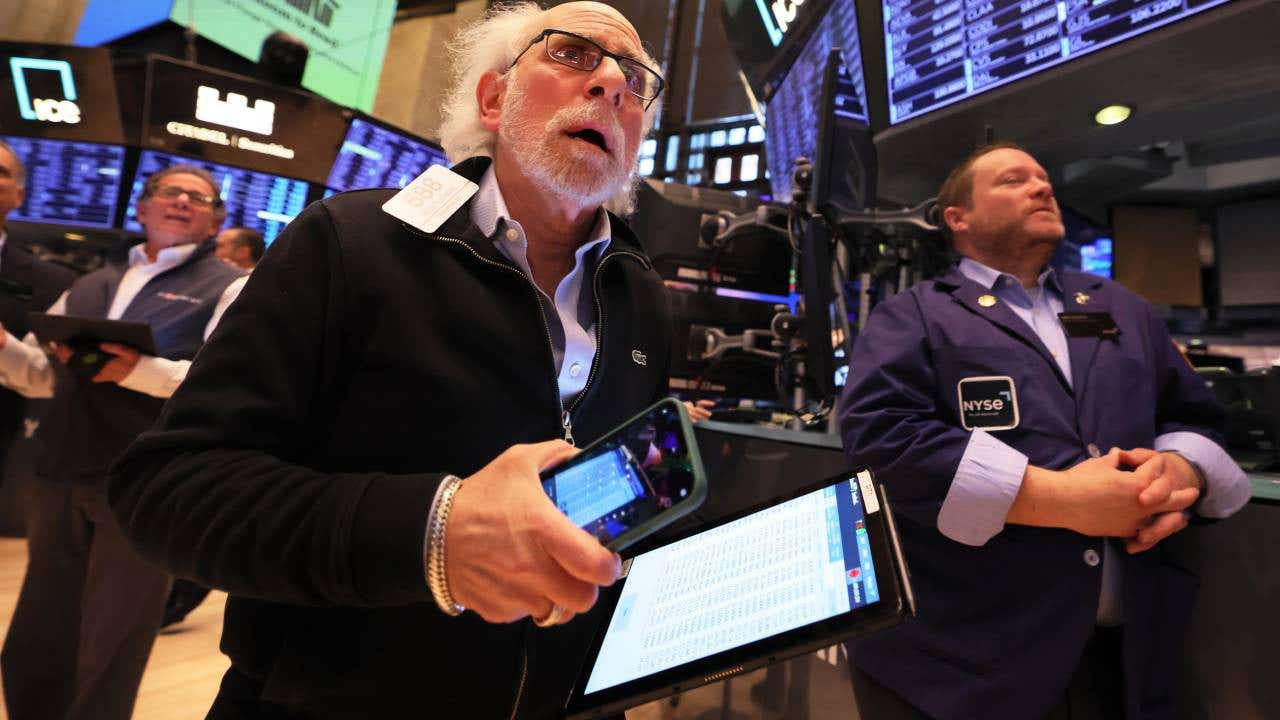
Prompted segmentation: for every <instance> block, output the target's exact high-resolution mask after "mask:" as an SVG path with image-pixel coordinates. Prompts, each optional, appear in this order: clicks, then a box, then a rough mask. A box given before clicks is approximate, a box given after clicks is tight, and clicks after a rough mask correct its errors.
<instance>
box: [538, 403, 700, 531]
mask: <svg viewBox="0 0 1280 720" xmlns="http://www.w3.org/2000/svg"><path fill="white" fill-rule="evenodd" d="M695 453H696V451H695ZM695 462H697V459H696V454H691V452H690V448H689V438H688V436H687V435H686V433H685V427H684V425H682V420H681V416H680V413H679V410H678V408H677V407H676V406H675V405H674V404H673V403H662V404H659V405H657V406H654V407H653V408H650V409H649V410H648V411H646V412H645V413H644V414H642V415H640V416H637V417H636V418H633V419H632V420H631V421H630V422H628V423H627V424H626V425H624V426H623V427H622V428H621V429H619V430H618V431H616V432H614V433H613V434H612V435H609V436H608V437H606V438H604V439H602V440H600V441H599V442H597V443H595V444H593V445H591V446H589V447H587V448H586V449H584V450H583V451H582V452H581V453H579V454H578V455H576V456H575V457H573V458H572V459H571V460H569V461H568V462H566V463H564V464H563V465H560V466H558V467H555V468H552V469H551V470H549V471H548V472H546V473H544V474H543V476H542V487H543V489H544V490H545V491H546V493H547V495H548V497H550V498H551V501H552V502H553V503H555V505H556V507H557V508H559V509H560V511H561V512H563V513H564V514H565V515H567V516H568V517H569V519H570V520H572V521H573V523H574V524H575V525H577V526H578V527H580V528H582V529H584V530H586V531H587V532H589V533H591V534H592V535H594V536H596V538H598V539H599V540H600V542H602V543H604V544H609V543H610V542H611V541H613V540H614V539H616V538H618V537H621V536H622V535H624V534H625V533H627V532H629V531H631V530H633V529H635V528H637V527H639V526H640V525H642V524H644V523H646V522H648V521H649V520H650V519H652V518H654V517H655V516H657V515H658V514H660V513H662V512H664V511H665V510H668V509H670V508H672V507H673V506H675V505H677V504H679V503H680V502H681V501H682V500H684V499H685V498H688V497H690V495H691V493H692V492H693V490H694V484H695V473H694V463H695Z"/></svg>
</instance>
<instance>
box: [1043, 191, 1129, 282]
mask: <svg viewBox="0 0 1280 720" xmlns="http://www.w3.org/2000/svg"><path fill="white" fill-rule="evenodd" d="M1062 225H1063V228H1064V230H1065V234H1064V237H1063V238H1062V243H1061V245H1059V246H1058V249H1057V251H1056V252H1055V253H1054V255H1053V258H1052V259H1051V260H1050V261H1049V264H1050V265H1052V266H1053V267H1054V268H1057V269H1059V270H1073V271H1077V272H1085V273H1089V274H1091V275H1097V276H1099V277H1105V278H1110V277H1113V275H1112V272H1113V270H1112V250H1113V241H1112V234H1111V230H1109V229H1108V228H1106V227H1103V226H1102V225H1099V224H1097V223H1095V222H1093V221H1092V220H1090V219H1089V218H1087V217H1085V216H1084V215H1082V214H1080V213H1078V212H1075V211H1074V210H1072V209H1071V208H1066V207H1064V208H1062Z"/></svg>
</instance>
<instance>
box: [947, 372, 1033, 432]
mask: <svg viewBox="0 0 1280 720" xmlns="http://www.w3.org/2000/svg"><path fill="white" fill-rule="evenodd" d="M956 389H957V392H958V393H959V395H960V424H961V425H963V426H964V429H965V430H977V429H979V428H981V429H983V430H988V431H990V430H1012V429H1013V428H1016V427H1018V389H1017V388H1016V387H1014V385H1013V378H1011V377H1009V376H1007V375H987V376H982V377H969V378H964V379H963V380H961V381H960V382H959V384H958V385H957V388H956Z"/></svg>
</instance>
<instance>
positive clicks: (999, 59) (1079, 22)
mask: <svg viewBox="0 0 1280 720" xmlns="http://www.w3.org/2000/svg"><path fill="white" fill-rule="evenodd" d="M1230 1H1231V0H1109V1H1108V0H882V5H883V8H884V33H885V56H886V57H885V59H886V64H887V67H888V73H887V77H888V83H889V88H888V89H889V122H890V123H900V122H902V121H904V120H909V119H911V118H913V117H917V116H919V115H921V114H923V113H926V112H929V111H931V110H936V109H938V108H940V107H943V106H946V105H950V104H952V103H955V102H959V101H960V100H964V99H965V98H968V97H971V96H973V95H975V94H977V93H981V92H985V91H987V90H990V89H992V88H996V87H999V86H1001V85H1004V84H1006V83H1009V82H1012V81H1014V80H1017V79H1019V78H1023V77H1026V76H1028V75H1032V74H1035V73H1037V72H1040V71H1041V70H1044V69H1046V68H1049V67H1053V66H1055V65H1059V64H1061V63H1064V62H1066V61H1068V60H1071V59H1073V58H1076V57H1079V56H1081V55H1085V54H1088V53H1090V52H1093V51H1094V50H1098V49H1100V48H1104V47H1107V46H1109V45H1113V44H1115V43H1118V42H1122V41H1124V40H1127V39H1128V38H1131V37H1133V36H1135V35H1139V34H1142V33H1144V32H1147V31H1149V30H1153V29H1155V28H1158V27H1161V26H1164V25H1168V24H1169V23H1171V22H1175V21H1177V20H1180V19H1182V18H1184V17H1187V16H1189V15H1192V14H1195V13H1198V12H1200V11H1202V10H1206V9H1208V8H1210V7H1213V6H1216V5H1223V4H1225V3H1227V2H1230Z"/></svg>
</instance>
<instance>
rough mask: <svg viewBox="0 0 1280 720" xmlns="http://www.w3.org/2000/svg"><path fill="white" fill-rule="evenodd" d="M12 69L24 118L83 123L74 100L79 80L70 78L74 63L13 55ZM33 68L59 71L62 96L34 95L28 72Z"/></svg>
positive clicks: (10, 66)
mask: <svg viewBox="0 0 1280 720" xmlns="http://www.w3.org/2000/svg"><path fill="white" fill-rule="evenodd" d="M9 69H10V70H11V71H12V72H13V89H14V92H15V93H17V96H18V114H19V115H21V116H22V119H23V120H34V121H37V122H49V123H67V124H68V125H74V124H76V123H78V122H80V106H79V105H76V103H75V100H76V82H75V79H74V78H72V77H71V63H68V62H67V61H66V60H44V59H41V58H21V57H11V58H9ZM34 70H43V71H48V72H56V73H58V76H59V79H60V80H61V81H62V97H61V98H37V97H32V96H31V91H30V89H29V88H28V86H27V74H28V73H29V72H31V71H34Z"/></svg>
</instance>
